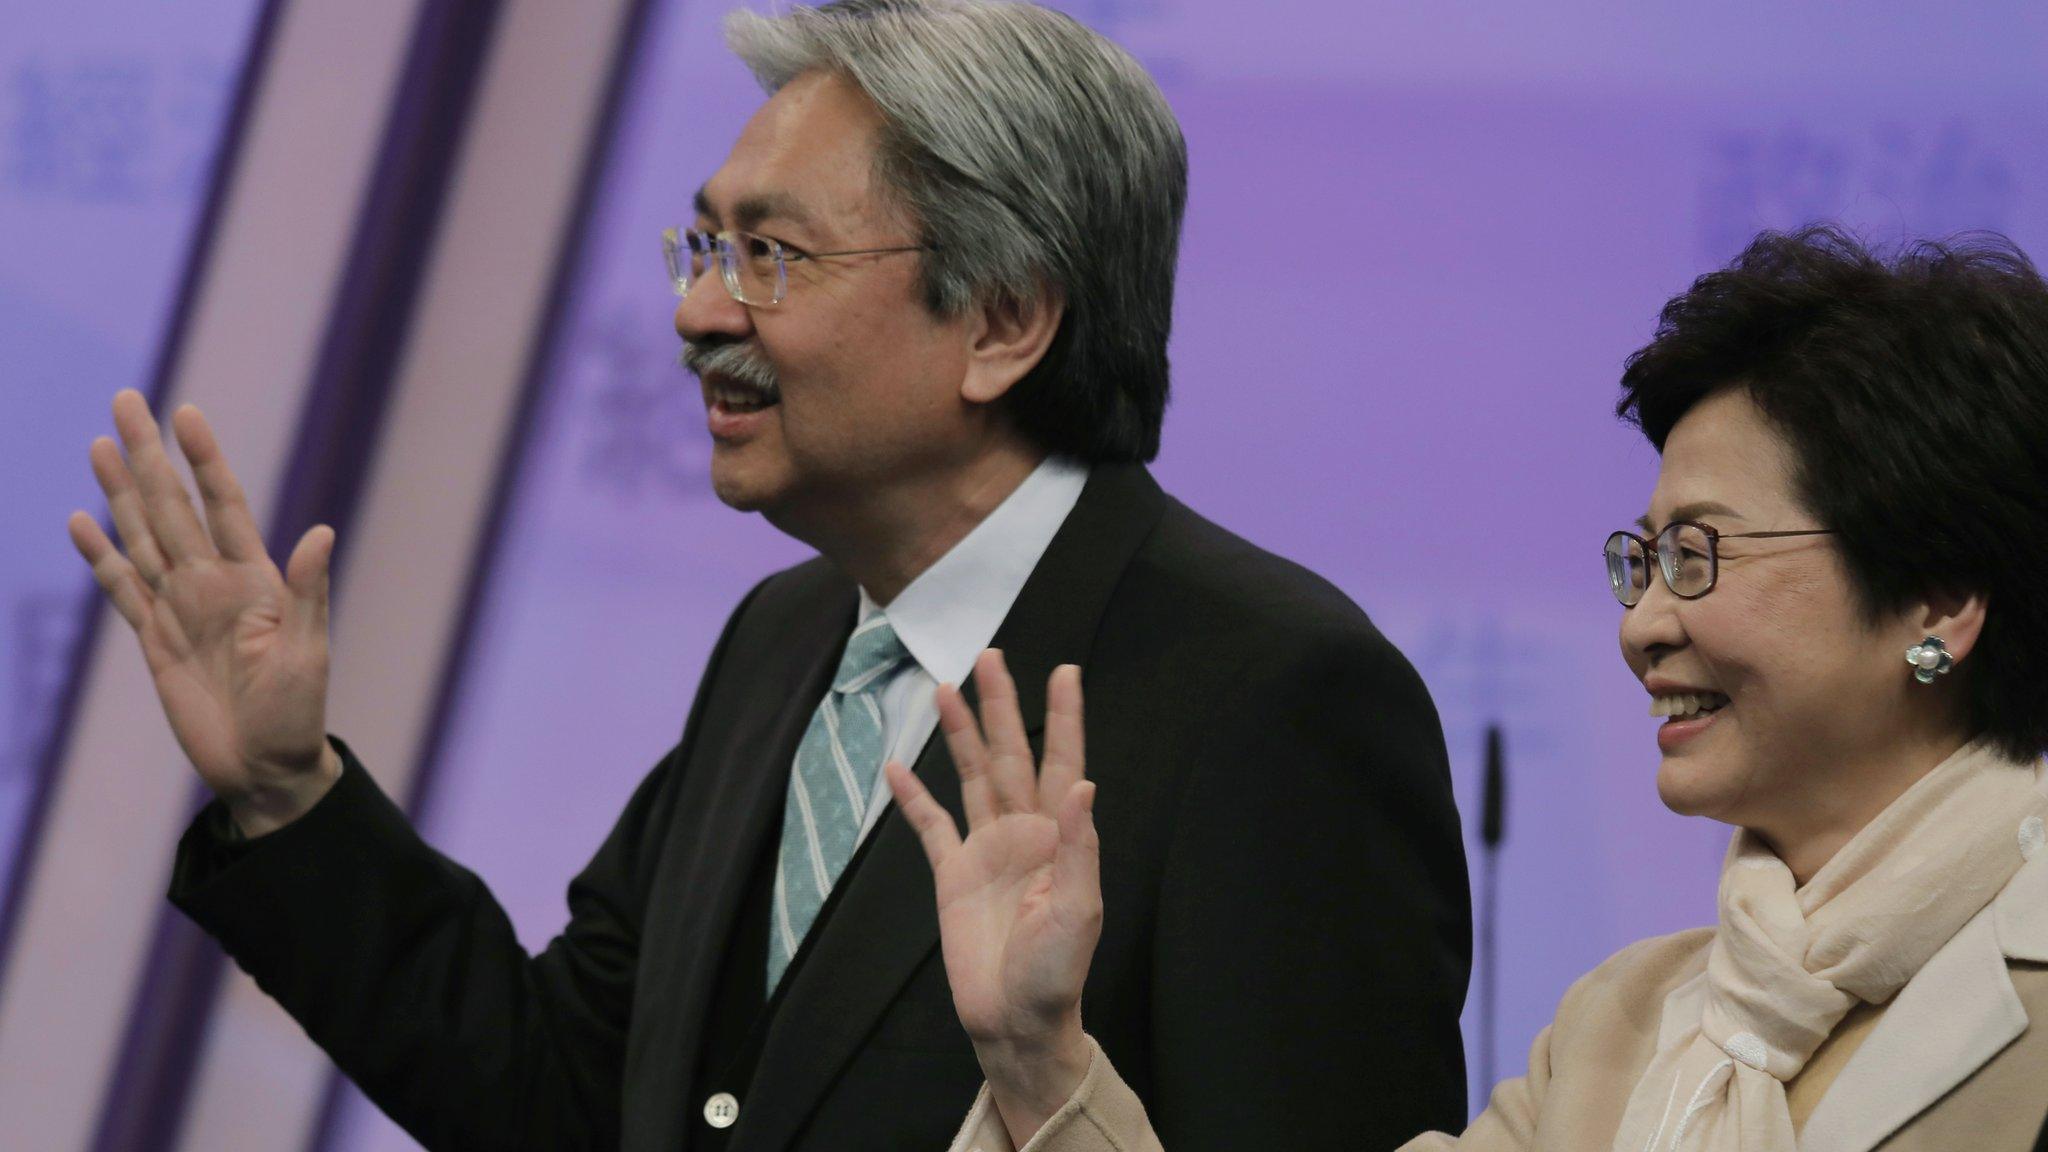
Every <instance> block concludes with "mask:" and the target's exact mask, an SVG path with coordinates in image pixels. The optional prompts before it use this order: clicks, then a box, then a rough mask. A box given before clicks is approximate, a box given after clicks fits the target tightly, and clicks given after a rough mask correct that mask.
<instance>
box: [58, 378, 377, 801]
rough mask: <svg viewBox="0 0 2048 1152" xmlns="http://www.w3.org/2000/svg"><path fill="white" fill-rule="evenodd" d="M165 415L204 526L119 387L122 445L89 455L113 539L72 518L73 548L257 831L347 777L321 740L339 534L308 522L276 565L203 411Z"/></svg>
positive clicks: (205, 760)
mask: <svg viewBox="0 0 2048 1152" xmlns="http://www.w3.org/2000/svg"><path fill="white" fill-rule="evenodd" d="M171 425H172V428H173V430H174V431H175V432H176V433H177V439H178V446H179V448H180V449H181V450H182V451H183V452H184V454H185V459H186V461H187V462H188V463H190V464H191V466H192V475H193V478H194V479H195V480H196V481H197V482H198V486H199V494H200V497H201V498H202V500H203V501H204V502H205V506H206V520H205V522H204V523H203V524H202V523H201V521H200V518H199V514H198V511H197V510H196V509H195V508H194V507H193V505H192V498H191V496H190V495H189V494H188V493H187V492H186V490H185V485H184V483H183V481H181V480H180V479H179V477H178V473H177V471H176V470H175V469H174V468H173V467H172V466H171V458H170V453H169V451H168V450H167V449H166V448H165V446H164V441H163V436H162V434H161V432H159V430H158V428H157V423H156V420H155V419H154V418H153V417H151V415H150V412H149V404H148V402H147V401H145V400H144V399H143V398H142V395H141V394H140V393H138V392H135V391H132V390H130V391H124V392H122V393H121V394H120V395H118V396H116V397H114V428H115V430H116V431H117V432H119V433H120V437H121V443H120V445H118V446H117V445H116V444H115V443H114V441H113V440H112V439H110V438H108V437H105V436H102V437H100V438H99V439H97V440H95V441H93V444H92V453H91V455H92V471H93V476H94V477H95V478H97V479H98V480H99V484H100V488H101V489H102V490H103V491H105V492H106V494H107V505H108V508H109V510H110V511H111V512H112V514H113V520H114V527H115V530H116V531H117V532H118V533H119V534H120V537H121V547H120V548H116V547H115V546H114V544H113V542H112V541H110V540H108V539H107V534H106V533H105V532H104V531H102V530H101V529H100V525H99V522H98V521H97V520H95V519H93V517H91V516H89V515H87V514H86V513H84V512H74V513H72V514H71V520H70V524H69V527H70V530H71V542H72V543H73V544H74V545H76V546H77V548H78V552H79V555H81V556H84V557H85V560H86V563H88V564H90V565H92V571H93V577H94V578H95V579H96V580H98V581H99V585H100V588H101V589H102V590H103V591H105V593H106V595H107V599H109V600H110V601H112V602H113V605H114V608H115V610H116V611H118V612H119V613H120V614H121V618H122V619H123V620H126V621H127V622H128V626H129V627H130V628H132V629H134V631H135V637H136V639H137V640H138V641H139V642H140V643H141V645H142V656H143V659H144V660H145V661H146V662H147V663H148V665H149V671H150V675H151V676H152V677H153V678H154V679H155V682H156V690H157V696H158V698H159V699H160V700H161V701H162V702H163V708H164V715H165V716H166V717H167V718H168V719H169V720H170V723H171V731H172V732H173V733H174V734H176V736H177V738H178V743H179V744H180V745H181V746H182V747H183V748H184V750H185V755H186V756H187V757H188V758H190V759H191V761H192V764H193V767H195V768H197V769H198V770H199V776H200V778H201V779H202V780H204V781H205V782H206V784H207V786H208V787H210V788H212V789H213V791H214V793H215V794H216V795H218V796H219V797H220V798H221V800H222V801H223V802H225V803H226V804H227V807H228V810H229V812H230V814H231V815H232V816H233V817H234V819H235V822H236V824H237V825H238V826H239V827H240V828H241V829H242V831H243V832H244V833H245V834H246V835H250V836H259V835H262V834H263V833H265V832H268V831H271V830H273V829H275V828H278V827H281V826H282V825H284V824H286V823H289V822H290V821H291V820H293V819H295V818H297V817H298V816H299V815H300V814H302V813H304V812H305V811H306V810H307V809H308V808H311V807H312V806H313V804H314V802H316V801H317V800H319V798H320V797H321V796H322V795H324V794H325V793H326V791H327V789H328V788H329V787H331V786H332V784H333V782H334V780H335V779H337V778H338V777H339V776H340V774H341V762H340V759H339V758H338V757H337V756H336V755H335V754H334V752H333V750H332V749H331V748H329V747H328V745H327V741H326V712H327V564H328V559H329V557H330V556H332V554H333V551H334V532H333V530H332V529H329V528H327V527H325V526H321V527H316V528H313V529H312V530H311V531H308V532H307V533H306V534H305V535H304V536H303V537H301V538H300V540H299V542H298V546H297V547H295V548H293V549H292V554H291V559H290V560H289V561H287V562H286V564H285V570H284V572H282V573H280V572H279V571H278V569H277V565H275V564H273V563H271V560H270V556H269V555H268V554H267V553H266V552H265V551H264V548H263V534H262V532H261V531H260V530H259V529H258V528H257V527H256V521H255V519H254V518H253V517H252V516H251V515H250V514H249V505H248V501H247V499H246V498H245V497H244V496H243V493H242V486H241V483H240V482H239V481H237V480H236V479H235V474H234V472H233V471H231V470H230V469H229V468H228V463H227V459H226V457H224V456H222V455H221V451H220V446H219V444H217V443H216V442H215V441H214V437H213V430H212V429H211V428H209V427H208V426H207V423H206V418H205V417H204V416H201V415H200V414H199V410H198V409H197V408H194V407H191V406H190V405H187V406H185V407H183V408H180V409H179V410H178V411H177V413H176V414H175V415H173V416H172V418H171ZM124 450H125V455H124ZM124 553H125V554H124Z"/></svg>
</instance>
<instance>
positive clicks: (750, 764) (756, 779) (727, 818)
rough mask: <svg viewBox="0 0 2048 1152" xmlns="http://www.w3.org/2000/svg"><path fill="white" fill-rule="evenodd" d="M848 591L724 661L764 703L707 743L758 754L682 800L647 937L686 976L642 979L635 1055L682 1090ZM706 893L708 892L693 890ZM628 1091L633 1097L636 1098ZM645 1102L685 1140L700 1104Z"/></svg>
mask: <svg viewBox="0 0 2048 1152" xmlns="http://www.w3.org/2000/svg"><path fill="white" fill-rule="evenodd" d="M843 591H844V594H843V595H834V596H831V597H829V598H828V600H829V604H828V605H827V606H826V608H825V609H824V611H823V613H822V614H821V615H820V616H818V617H817V618H816V619H815V620H812V621H810V622H808V626H803V625H801V624H800V623H799V622H797V621H787V622H784V621H777V622H775V624H776V625H777V626H778V629H780V628H783V627H786V628H787V629H788V630H789V631H790V632H791V633H792V634H791V635H784V636H777V637H774V638H772V640H771V642H770V643H768V644H764V645H762V646H761V647H762V649H763V650H764V651H765V657H766V659H765V661H764V663H763V664H762V665H755V666H736V667H733V668H731V669H728V670H726V673H729V674H731V675H733V676H735V677H736V680H735V682H736V683H741V684H743V685H744V687H743V689H742V691H745V692H747V693H749V694H754V693H758V694H759V704H758V706H756V707H755V708H754V709H752V710H751V711H750V712H749V713H748V714H747V715H745V716H743V717H742V718H740V719H739V720H738V721H737V722H736V723H735V724H734V725H733V728H732V731H731V732H730V733H729V734H725V735H723V736H722V738H721V739H720V740H719V742H718V743H719V747H718V748H717V749H711V748H705V749H701V750H700V751H701V752H702V754H703V755H705V756H707V757H718V756H722V755H735V759H736V760H737V755H736V754H734V753H732V752H731V751H730V750H733V749H751V750H754V754H753V755H752V756H748V757H746V760H747V764H746V766H745V767H743V768H738V769H736V770H730V771H719V772H707V773H706V774H705V778H706V779H707V780H709V781H710V782H711V787H710V790H709V792H708V794H706V795H704V796H703V797H701V798H699V799H695V800H693V801H687V802H686V803H685V804H684V805H683V807H682V811H681V815H682V817H683V820H684V826H683V827H682V828H681V829H680V832H681V833H682V839H681V842H682V843H686V844H688V845H689V847H688V849H687V850H683V851H673V850H672V851H671V852H670V858H671V859H673V860H674V861H676V864H675V865H674V866H673V871H671V872H669V874H668V875H666V876H665V877H664V884H663V885H662V887H661V891H662V892H665V893H667V894H668V898H666V899H664V900H663V907H665V908H666V909H669V910H670V914H667V915H664V916H661V917H649V925H650V928H653V927H654V926H657V925H658V926H659V929H658V930H659V931H660V933H661V936H660V938H659V939H658V940H650V947H649V951H650V954H651V955H654V956H658V957H672V958H680V959H681V962H680V963H677V964H675V969H676V970H679V972H680V973H681V975H682V979H680V980H673V981H667V980H645V981H643V982H642V985H641V986H642V988H644V989H645V991H644V993H643V994H642V997H643V998H642V1000H641V1001H640V1003H638V1004H637V1005H636V1009H635V1016H636V1018H637V1023H636V1027H635V1029H634V1033H635V1035H634V1037H633V1040H632V1043H633V1045H634V1047H635V1048H636V1049H639V1050H640V1051H638V1052H635V1053H631V1054H629V1059H631V1060H634V1061H635V1062H640V1061H642V1060H644V1061H645V1062H647V1063H648V1064H650V1065H654V1066H662V1067H664V1068H673V1069H675V1071H674V1072H673V1073H667V1072H664V1077H665V1078H668V1079H670V1080H671V1082H673V1083H675V1084H678V1085H680V1086H681V1088H680V1089H679V1090H685V1091H686V1090H687V1089H688V1088H689V1086H690V1085H691V1084H693V1083H694V1082H695V1077H696V1075H697V1062H698V1060H699V1059H700V1057H701V1055H702V1048H703V1034H704V1026H705V1021H706V1019H707V1018H708V1014H709V1011H710V1005H711V1000H712V997H713V996H714V995H715V994H716V991H715V990H716V988H717V984H718V977H719V970H720V966H721V963H722V961H723V959H724V956H725V953H726V950H727V946H728V943H729V941H730V940H731V939H732V934H733V930H734V925H735V923H736V922H737V921H738V919H739V914H740V902H741V900H742V899H743V898H744V897H745V894H746V891H747V882H748V880H749V878H750V877H751V875H752V871H753V868H754V865H755V862H756V861H758V860H759V859H760V855H761V851H762V849H763V847H764V846H765V841H766V839H767V838H768V837H770V836H774V835H778V834H779V832H780V829H781V818H782V805H783V799H784V796H785V794H786V793H787V791H788V788H789V770H790V764H791V763H792V762H793V761H794V759H795V756H796V746H797V743H798V741H799V740H801V739H802V737H803V731H804V727H805V725H807V724H808V723H809V721H810V712H811V707H810V706H809V705H807V704H805V702H806V701H811V702H815V701H816V700H818V699H820V698H822V697H823V696H824V694H825V689H826V687H827V686H828V685H829V683H830V679H831V674H832V669H833V668H834V666H835V665H836V664H837V663H838V660H839V653H840V651H841V649H843V648H844V647H845V642H846V634H847V632H848V631H849V630H850V629H851V626H852V622H853V615H854V612H855V609H856V605H857V601H856V599H855V595H856V594H855V592H854V590H853V587H852V585H851V584H848V585H847V586H846V587H845V589H844V590H843ZM827 621H829V623H826V622H827ZM806 640H808V642H806ZM726 673H722V674H721V675H724V674H726ZM700 893H701V894H709V895H710V896H711V898H710V899H699V898H695V894H700ZM630 1096H631V1094H629V1101H628V1106H629V1107H634V1106H635V1101H634V1100H633V1099H632V1098H630ZM637 1106H638V1109H639V1110H640V1111H642V1112H643V1113H644V1115H643V1116H642V1117H641V1118H640V1120H639V1121H638V1124H639V1126H640V1127H641V1128H643V1129H645V1130H646V1131H648V1132H651V1133H653V1134H654V1136H653V1139H652V1141H651V1144H652V1146H655V1147H671V1148H673V1147H682V1146H684V1141H685V1136H686V1133H687V1131H688V1130H689V1122H690V1120H691V1118H692V1117H693V1115H694V1112H693V1111H692V1110H690V1109H678V1108H676V1107H675V1098H674V1097H673V1096H671V1095H668V1094H664V1093H643V1094H640V1095H639V1097H638V1100H637ZM629 1129H630V1126H629Z"/></svg>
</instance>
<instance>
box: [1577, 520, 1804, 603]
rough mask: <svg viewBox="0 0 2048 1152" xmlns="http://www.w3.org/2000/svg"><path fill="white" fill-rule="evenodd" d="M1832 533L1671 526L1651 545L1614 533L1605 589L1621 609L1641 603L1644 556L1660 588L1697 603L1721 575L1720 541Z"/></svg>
mask: <svg viewBox="0 0 2048 1152" xmlns="http://www.w3.org/2000/svg"><path fill="white" fill-rule="evenodd" d="M1833 534H1834V529H1832V528H1803V529H1799V530H1797V531H1791V532H1728V533H1721V532H1716V531H1715V530H1714V529H1712V528H1709V527H1707V526H1706V525H1705V524H1696V523H1694V522H1693V521H1691V520H1675V521H1673V522H1672V523H1670V524H1668V525H1666V526H1665V528H1664V530H1663V531H1662V532H1659V533H1657V537H1656V540H1655V542H1654V543H1652V542H1651V541H1649V540H1645V539H1643V538H1642V537H1641V536H1638V535H1636V534H1635V533H1633V532H1616V533H1614V534H1612V535H1610V536H1608V537H1607V583H1608V584H1609V586H1611V587H1612V588H1613V589H1614V598H1615V599H1616V600H1619V601H1621V606H1622V607H1624V608H1633V607H1635V606H1636V605H1637V604H1639V603H1641V602H1642V599H1643V594H1644V593H1645V592H1648V591H1649V590H1650V556H1651V555H1652V554H1653V553H1654V554H1655V555H1656V557H1657V570H1658V571H1659V572H1660V573H1662V575H1663V577H1664V586H1665V587H1667V588H1669V589H1671V593H1672V595H1674V596H1677V597H1679V598H1681V599H1685V600H1697V599H1699V598H1700V597H1702V596H1705V595H1706V594H1707V593H1709V592H1712V591H1713V590H1714V581H1715V580H1716V579H1717V578H1718V577H1719V576H1720V573H1721V547H1720V542H1721V541H1723V540H1773V539H1778V538H1780V537H1785V536H1832V535H1833Z"/></svg>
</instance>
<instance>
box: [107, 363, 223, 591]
mask: <svg viewBox="0 0 2048 1152" xmlns="http://www.w3.org/2000/svg"><path fill="white" fill-rule="evenodd" d="M114 430H115V431H117V432H119V433H120V434H121V445H122V447H123V448H125V449H126V450H127V452H128V471H129V473H130V474H132V475H133V476H134V477H135V484H136V486H137V487H138V488H139V489H141V491H142V512H143V515H144V516H145V517H146V518H147V519H148V521H149V530H150V532H151V534H152V535H154V536H155V537H156V542H157V546H158V547H159V548H161V549H162V550H163V555H164V559H165V560H166V561H167V562H169V563H170V564H174V565H175V564H182V563H185V562H186V561H190V560H204V559H208V558H210V557H212V556H213V555H214V554H215V553H214V547H213V541H212V540H210V539H208V538H207V535H206V529H205V528H203V527H201V526H200V524H199V514H198V513H197V512H196V511H195V510H194V509H193V507H192V498H191V496H190V495H189V494H188V493H187V492H186V491H185V483H184V481H182V480H180V479H179V478H178V472H177V469H175V468H173V467H171V454H170V453H169V452H167V451H165V449H164V440H163V433H162V431H161V430H159V429H158V428H157V425H156V419H155V418H154V417H152V416H151V415H150V414H149V403H148V401H146V400H144V399H143V398H142V394H141V393H140V392H137V391H135V390H134V389H132V388H129V389H124V390H123V391H122V392H121V393H120V394H118V395H116V396H115V397H114ZM124 538H125V533H124Z"/></svg>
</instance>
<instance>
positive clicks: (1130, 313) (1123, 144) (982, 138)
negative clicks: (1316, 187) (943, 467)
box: [726, 0, 1188, 463]
mask: <svg viewBox="0 0 2048 1152" xmlns="http://www.w3.org/2000/svg"><path fill="white" fill-rule="evenodd" d="M726 39H727V41H728V42H729V43H731V45H732V47H733V49H734V50H735V51H736V52H738V54H739V56H740V58H741V59H743V60H745V61H746V62H747V65H748V66H749V67H750V68H751V69H753V72H754V75H755V76H756V77H757V78H759V79H760V81H761V83H762V84H763V85H764V86H765V87H766V88H768V89H769V90H770V91H774V90H777V89H779V88H781V87H782V86H783V85H785V84H787V83H789V82H790V81H791V80H793V79H795V78H796V77H797V76H799V75H801V74H803V73H805V72H809V71H813V70H828V71H835V72H838V73H840V74H842V75H844V76H846V77H848V78H850V79H851V80H852V81H853V82H854V83H855V84H857V85H859V86H860V88H861V90H862V91H864V92H865V93H866V94H867V95H868V97H869V98H870V99H871V100H873V101H874V102H875V106H876V107H877V108H878V109H879V110H880V112H881V115H882V120H883V127H882V129H881V139H880V141H879V144H878V150H879V156H878V157H877V160H878V170H879V172H880V175H881V177H882V179H883V181H884V183H885V184H886V185H888V186H889V187H890V188H892V189H893V191H894V192H895V194H896V196H897V197H898V199H899V200H900V202H901V204H902V206H903V207H904V208H905V209H907V210H908V212H909V214H910V215H911V217H912V218H913V221H914V223H915V224H916V226H917V227H918V229H919V233H920V234H919V236H918V240H919V242H920V243H922V244H926V245H930V246H931V249H932V250H931V251H929V252H927V253H925V254H924V256H923V260H924V265H923V279H924V285H923V287H924V293H923V294H924V300H925V305H926V307H928V308H929V309H930V310H931V311H932V313H933V314H934V315H937V316H941V317H956V316H960V315H963V314H964V313H966V312H967V311H968V310H969V309H970V308H976V307H985V306H989V305H999V306H1006V307H1013V308H1018V309H1025V310H1028V309H1030V308H1034V307H1038V306H1040V304H1041V302H1042V300H1043V298H1044V297H1045V295H1046V294H1047V293H1048V292H1049V293H1051V294H1054V295H1057V296H1058V297H1059V298H1060V299H1061V300H1063V301H1064V302H1065V305H1066V310H1065V312H1064V314H1063V315H1062V316H1061V319H1060V325H1059V329H1058V331H1057V332H1055V333H1054V335H1053V338H1052V343H1051V346H1050V347H1048V348H1047V349H1046V352H1045V355H1044V356H1043V357H1041V358H1040V359H1039V361H1038V363H1037V364H1035V365H1033V366H1032V368H1031V370H1030V372H1028V373H1027V374H1026V375H1025V376H1024V378H1023V379H1022V380H1019V381H1018V382H1017V384H1016V386H1015V387H1014V388H1012V389H1011V390H1010V394H1009V396H1008V397H1006V398H1005V405H1006V407H1007V409H1008V412H1009V414H1010V416H1011V417H1012V418H1013V419H1014V420H1015V421H1016V424H1017V427H1018V429H1019V430H1020V431H1021V432H1022V433H1023V434H1024V435H1025V436H1026V437H1028V438H1030V439H1031V441H1032V442H1033V443H1035V444H1037V445H1038V446H1039V447H1041V448H1043V449H1045V450H1047V451H1049V452H1055V453H1059V454H1061V455H1066V456H1073V457H1077V458H1079V459H1082V460H1086V461H1089V462H1091V463H1110V462H1124V461H1134V462H1143V461H1147V460H1150V459H1152V458H1153V457H1154V456H1157V455H1158V454H1159V430H1160V425H1161V424H1162V423H1163V422H1164V420H1165V416H1166V398H1167V364H1166V341H1167V336H1168V333H1169V332H1170V330H1171V329H1172V326H1173V278H1174V268H1175V264H1176V262H1177V260H1178V253H1179V246H1180V227H1181V217H1182V214H1183V210H1184V209H1185V207H1186V205H1187V184H1188V154H1187V142H1186V141H1185V140H1184V139H1183V138H1182V136H1181V131H1180V123H1179V121H1178V120H1176V119H1175V118H1174V115H1173V110H1172V109H1171V108H1169V107H1167V104H1166V98H1165V97H1164V96H1163V95H1161V94H1160V92H1159V87H1158V85H1156V84H1154V83H1153V81H1152V78H1151V77H1150V76H1148V75H1146V73H1145V70H1144V68H1143V67H1141V66H1140V65H1139V64H1138V62H1137V61H1136V60H1135V59H1133V58H1132V57H1131V55H1130V54H1129V53H1128V52H1125V51H1124V50H1123V49H1121V48H1119V47H1117V46H1116V45H1115V44H1112V43H1110V42H1109V40H1107V39H1105V38H1104V37H1102V36H1100V35H1098V34H1097V33H1095V32H1093V31H1091V30H1089V29H1088V28H1087V27H1086V26H1085V25H1083V24H1081V23H1080V22H1079V21H1077V20H1075V19H1073V18H1072V17H1070V16H1067V15H1065V14H1063V13H1059V12H1055V11H1053V10H1052V9H1049V8H1044V7H1041V6H1039V5H1037V4H1031V3H997V2H991V0H838V2H837V3H831V4H825V5H823V6H821V7H816V8H810V7H795V8H792V9H789V10H788V11H786V12H782V13H780V14H777V15H774V16H763V15H758V14H755V13H752V12H746V11H740V12H735V13H733V14H732V15H731V16H729V17H728V18H727V19H726Z"/></svg>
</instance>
